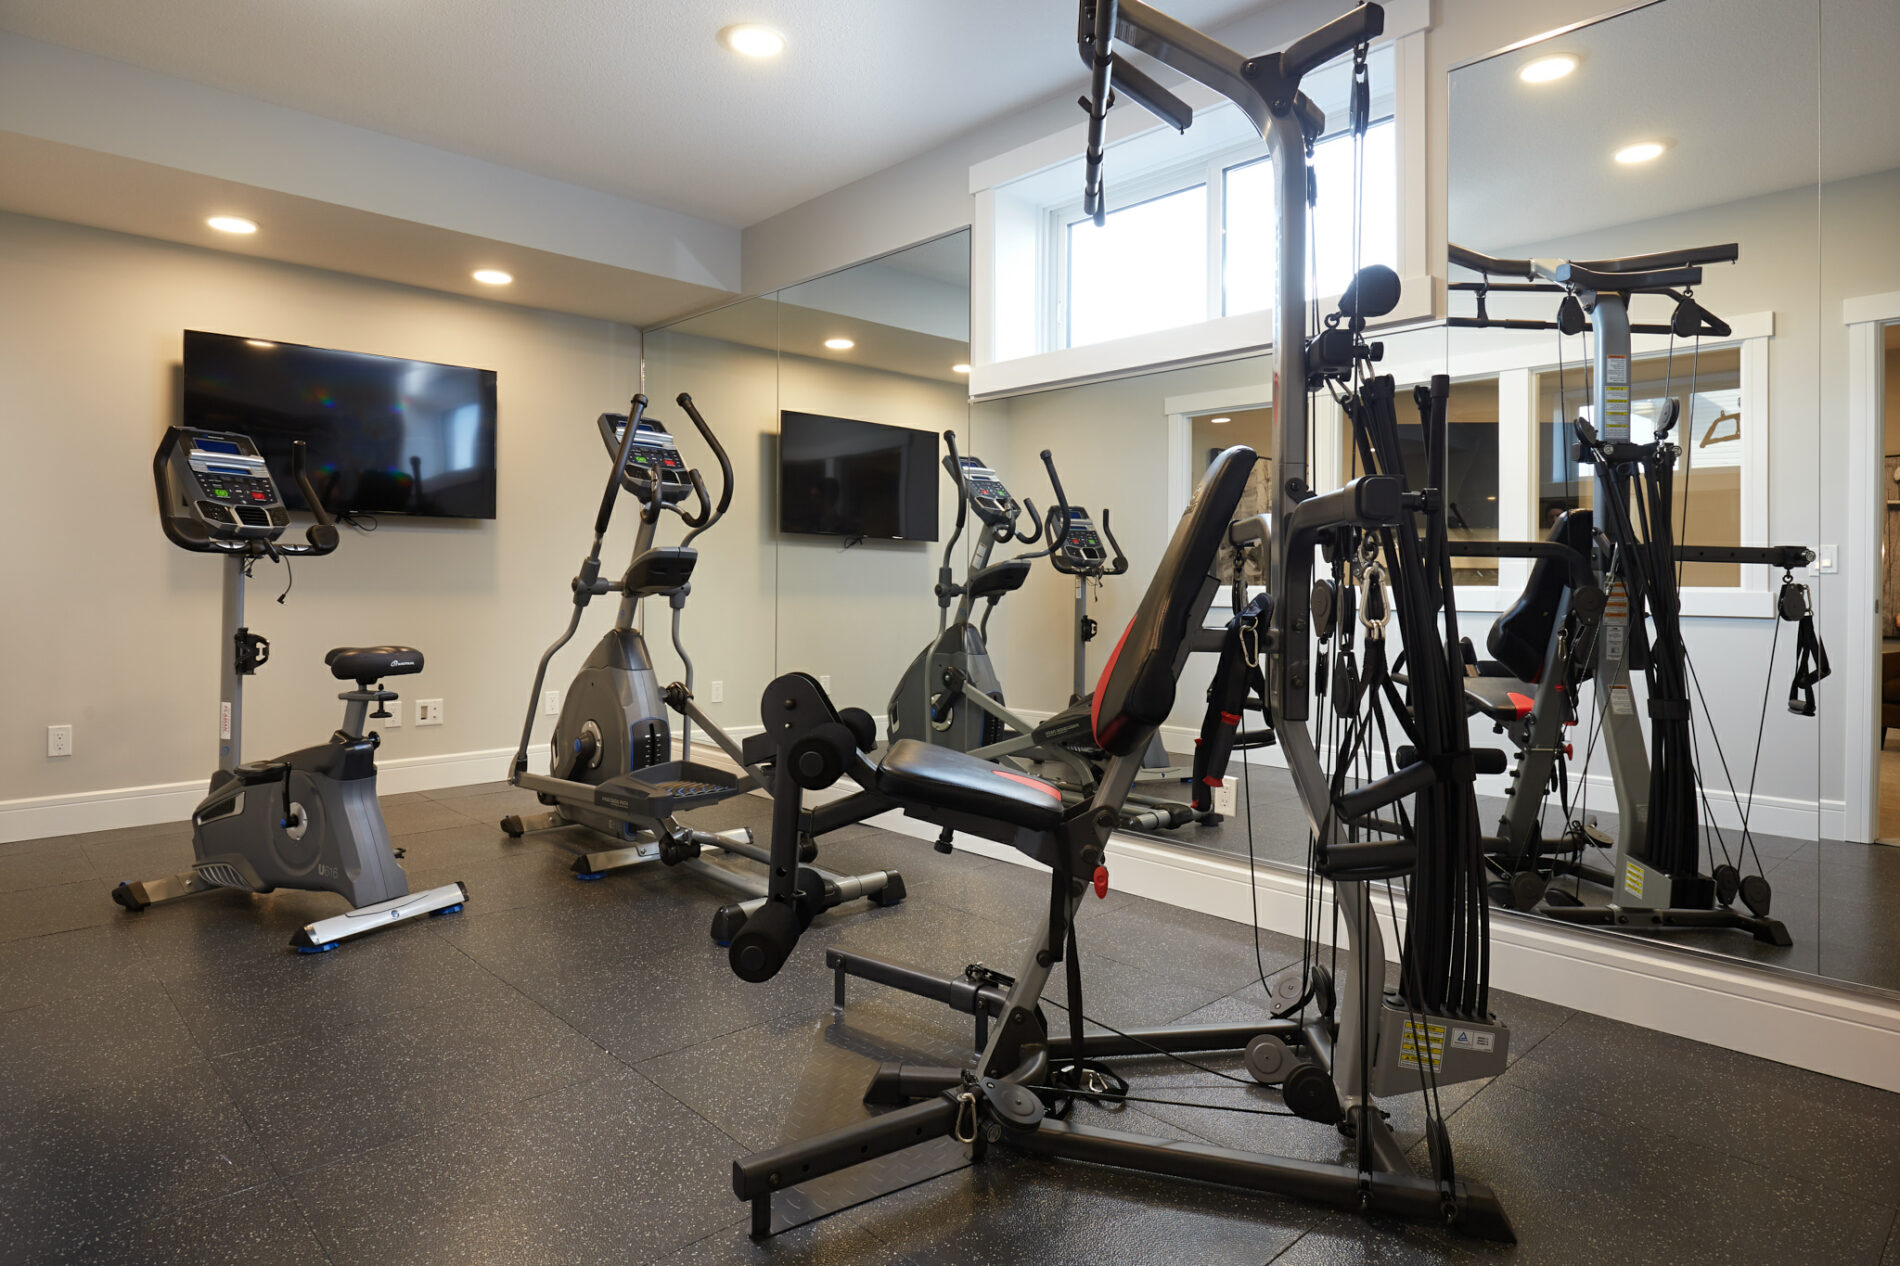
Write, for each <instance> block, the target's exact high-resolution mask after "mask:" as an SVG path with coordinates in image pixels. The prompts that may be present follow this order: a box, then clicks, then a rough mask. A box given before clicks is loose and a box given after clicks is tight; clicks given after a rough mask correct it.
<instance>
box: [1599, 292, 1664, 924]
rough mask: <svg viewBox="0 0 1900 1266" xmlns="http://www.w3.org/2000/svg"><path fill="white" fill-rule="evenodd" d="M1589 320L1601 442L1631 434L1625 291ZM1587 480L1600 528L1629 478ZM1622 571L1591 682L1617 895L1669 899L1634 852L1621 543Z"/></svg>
mask: <svg viewBox="0 0 1900 1266" xmlns="http://www.w3.org/2000/svg"><path fill="white" fill-rule="evenodd" d="M1591 324H1592V326H1593V327H1594V329H1595V331H1596V354H1595V358H1594V362H1593V371H1594V375H1595V381H1594V382H1593V383H1592V384H1591V391H1590V401H1591V414H1592V417H1591V419H1590V421H1591V423H1592V425H1594V426H1595V427H1596V430H1597V435H1598V437H1599V438H1600V439H1601V440H1602V441H1603V442H1604V443H1605V444H1628V443H1629V442H1630V438H1631V437H1630V319H1629V299H1628V296H1626V295H1623V294H1618V293H1615V292H1599V293H1597V294H1596V295H1594V296H1593V304H1592V311H1591ZM1593 483H1594V485H1595V488H1596V498H1595V499H1596V506H1595V510H1596V515H1597V523H1598V525H1599V528H1607V522H1608V521H1607V518H1606V517H1605V516H1607V515H1608V514H1609V513H1610V510H1609V507H1610V506H1611V505H1612V504H1618V505H1626V506H1627V505H1630V504H1631V503H1630V481H1629V478H1628V477H1627V476H1626V475H1625V473H1624V472H1623V469H1622V468H1621V467H1620V466H1618V465H1616V464H1614V463H1610V462H1601V463H1598V465H1597V468H1596V471H1595V475H1594V479H1593ZM1612 498H1614V502H1612ZM1614 562H1615V566H1616V567H1617V569H1618V571H1619V572H1620V573H1621V575H1619V576H1618V577H1617V578H1615V579H1614V580H1613V581H1612V582H1611V583H1609V584H1606V585H1605V587H1604V593H1605V596H1606V604H1605V607H1604V612H1603V626H1602V631H1601V635H1600V636H1599V637H1598V639H1597V688H1598V689H1599V690H1601V691H1602V692H1603V696H1602V707H1603V750H1604V753H1605V755H1606V756H1607V757H1608V758H1609V762H1610V769H1611V772H1612V779H1611V781H1612V782H1613V783H1614V784H1615V787H1616V863H1615V865H1616V872H1615V880H1616V903H1617V904H1618V905H1622V906H1631V907H1636V908H1643V907H1652V906H1666V905H1668V904H1670V894H1669V880H1668V878H1667V876H1665V875H1663V874H1662V873H1661V872H1660V871H1651V870H1649V869H1648V867H1646V866H1644V865H1643V864H1642V862H1641V861H1640V859H1639V858H1637V857H1635V856H1633V855H1632V853H1633V852H1637V851H1640V850H1641V848H1642V845H1643V842H1644V841H1645V840H1646V839H1647V838H1648V834H1647V833H1648V829H1649V755H1648V751H1647V749H1646V748H1645V746H1644V741H1643V722H1642V718H1641V717H1639V716H1638V715H1637V711H1636V697H1635V692H1634V691H1632V690H1631V689H1630V671H1629V665H1630V652H1631V650H1632V648H1633V647H1634V645H1635V640H1636V637H1637V635H1638V633H1639V631H1640V629H1639V625H1640V622H1641V620H1642V618H1643V616H1642V612H1641V611H1640V610H1638V609H1637V606H1636V603H1635V602H1634V601H1633V600H1632V595H1631V593H1630V589H1629V584H1628V581H1627V579H1626V577H1627V576H1628V574H1629V571H1630V568H1631V566H1632V565H1633V563H1634V560H1633V559H1632V558H1630V557H1628V556H1627V555H1626V554H1624V553H1623V552H1621V551H1620V550H1619V552H1618V554H1617V556H1616V558H1615V560H1614Z"/></svg>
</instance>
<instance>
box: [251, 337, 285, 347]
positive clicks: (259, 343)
mask: <svg viewBox="0 0 1900 1266" xmlns="http://www.w3.org/2000/svg"><path fill="white" fill-rule="evenodd" d="M244 342H245V344H246V345H247V346H249V347H275V346H277V344H275V343H273V342H270V341H269V340H268V339H261V338H247V339H245V340H244Z"/></svg>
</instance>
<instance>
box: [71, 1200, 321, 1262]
mask: <svg viewBox="0 0 1900 1266" xmlns="http://www.w3.org/2000/svg"><path fill="white" fill-rule="evenodd" d="M41 1260H42V1261H45V1262H49V1263H51V1262H74V1263H99V1262H111V1263H113V1266H252V1263H256V1262H269V1263H271V1266H323V1264H324V1263H327V1262H328V1261H329V1260H330V1258H329V1256H328V1255H327V1254H326V1253H325V1252H324V1251H323V1245H322V1244H320V1243H319V1242H318V1241H317V1237H316V1233H315V1232H313V1231H312V1230H311V1229H310V1226H309V1224H308V1223H307V1222H305V1221H304V1217H303V1213H302V1212H301V1211H300V1210H299V1209H298V1208H297V1203H296V1201H294V1200H292V1199H291V1198H290V1193H289V1192H288V1191H286V1190H285V1189H284V1188H283V1186H281V1185H280V1184H278V1183H275V1182H272V1183H267V1184H264V1185H263V1186H258V1187H252V1188H250V1189H249V1190H248V1191H240V1192H238V1193H236V1194H235V1195H231V1196H226V1197H223V1198H222V1199H218V1200H213V1201H210V1202H209V1203H206V1204H202V1205H198V1206H197V1207H195V1208H190V1209H186V1210H182V1211H180V1212H176V1213H170V1214H166V1215H165V1216H163V1217H157V1218H153V1219H151V1220H150V1221H147V1222H140V1223H136V1224H133V1225H131V1226H125V1227H120V1228H118V1229H116V1230H113V1231H110V1232H108V1233H106V1234H104V1235H100V1236H97V1237H95V1238H89V1239H85V1240H81V1241H78V1242H76V1243H73V1244H69V1245H65V1246H63V1247H62V1248H61V1249H60V1250H57V1251H55V1252H53V1253H51V1254H49V1255H48V1256H46V1257H44V1258H42V1259H41Z"/></svg>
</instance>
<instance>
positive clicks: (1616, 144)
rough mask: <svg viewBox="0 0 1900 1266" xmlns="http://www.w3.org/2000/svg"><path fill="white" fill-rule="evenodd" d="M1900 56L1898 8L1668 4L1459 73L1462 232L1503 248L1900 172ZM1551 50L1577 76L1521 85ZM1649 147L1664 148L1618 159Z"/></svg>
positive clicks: (1454, 153) (1474, 241) (1457, 168)
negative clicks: (1527, 69)
mask: <svg viewBox="0 0 1900 1266" xmlns="http://www.w3.org/2000/svg"><path fill="white" fill-rule="evenodd" d="M1896 49H1900V3H1896V0H1824V2H1823V3H1819V4H1817V3H1816V2H1815V0H1664V2H1663V3H1659V4H1652V5H1650V6H1648V7H1646V8H1642V9H1638V10H1635V11H1633V12H1630V13H1625V14H1622V15H1620V16H1617V17H1614V18H1611V19H1608V20H1606V21H1603V22H1598V23H1595V24H1593V25H1591V26H1586V27H1583V28H1580V29H1578V30H1576V31H1572V32H1570V33H1568V34H1564V35H1558V36H1554V37H1552V38H1550V39H1548V40H1545V41H1542V42H1541V43H1538V44H1534V45H1531V46H1529V47H1526V48H1523V49H1520V50H1516V51H1514V52H1511V53H1507V54H1504V55H1501V56H1498V57H1494V58H1491V59H1490V60H1488V61H1484V62H1480V63H1478V64H1476V65H1473V66H1467V67H1464V68H1462V69H1459V70H1456V71H1454V72H1453V73H1452V76H1451V123H1450V147H1451V154H1450V172H1449V177H1448V187H1449V193H1450V203H1451V206H1450V218H1449V226H1450V236H1451V239H1452V240H1453V241H1455V242H1458V243H1460V244H1462V245H1465V246H1470V247H1472V248H1474V249H1477V250H1484V251H1490V252H1493V253H1496V252H1499V251H1504V250H1507V249H1508V248H1510V247H1512V246H1516V245H1519V244H1523V243H1531V242H1548V241H1552V240H1558V239H1562V238H1564V237H1566V236H1569V235H1573V234H1578V233H1582V232H1585V231H1588V230H1591V229H1597V228H1602V227H1606V226H1610V225H1617V224H1625V223H1629V222H1632V221H1638V220H1652V219H1657V218H1660V217H1662V216H1666V215H1672V214H1676V213H1679V212H1684V211H1691V210H1695V209H1698V208H1702V207H1710V206H1718V205H1721V204H1724V203H1729V202H1736V201H1740V200H1742V199H1744V198H1750V197H1756V196H1759V195H1762V194H1768V193H1775V192H1778V191H1781V190H1786V189H1794V188H1800V187H1803V186H1806V187H1809V188H1812V187H1813V186H1814V185H1815V183H1816V182H1817V181H1818V180H1822V179H1825V180H1829V181H1832V180H1841V179H1846V178H1849V177H1852V176H1859V175H1865V174H1867V173H1869V172H1876V171H1886V170H1889V169H1892V168H1894V167H1900V123H1897V122H1896V121H1897V120H1900V75H1896V74H1895V73H1894V70H1893V65H1892V58H1893V55H1894V51H1895V50H1896ZM1556 52H1564V53H1572V54H1575V55H1577V56H1578V57H1580V58H1581V59H1582V60H1581V62H1580V64H1579V65H1578V67H1577V69H1576V71H1575V72H1573V73H1572V74H1571V75H1569V76H1567V77H1566V78H1564V79H1561V80H1558V81H1556V82H1555V83H1550V84H1542V85H1532V84H1525V83H1523V82H1521V81H1520V80H1519V79H1518V77H1517V75H1518V71H1519V70H1520V69H1521V68H1522V67H1523V66H1524V64H1525V63H1527V62H1529V61H1532V60H1535V59H1536V58H1539V57H1544V56H1548V55H1550V54H1551V53H1556ZM1849 103H1851V107H1850V104H1849ZM1644 140H1661V141H1665V142H1667V143H1668V144H1669V149H1668V150H1667V152H1665V153H1664V154H1663V156H1662V157H1661V158H1659V159H1657V160H1655V161H1654V162H1651V163H1646V164H1642V165H1640V166H1622V165H1619V164H1617V163H1616V162H1615V161H1613V159H1612V158H1611V155H1612V154H1613V153H1614V152H1615V151H1616V150H1618V149H1620V148H1622V147H1623V146H1625V145H1628V144H1631V143H1632V142H1635V141H1644Z"/></svg>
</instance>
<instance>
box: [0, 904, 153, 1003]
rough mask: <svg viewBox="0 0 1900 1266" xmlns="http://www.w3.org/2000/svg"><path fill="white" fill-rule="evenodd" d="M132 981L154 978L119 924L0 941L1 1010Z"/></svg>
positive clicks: (55, 1000)
mask: <svg viewBox="0 0 1900 1266" xmlns="http://www.w3.org/2000/svg"><path fill="white" fill-rule="evenodd" d="M131 983H151V984H154V985H155V978H154V977H153V976H152V973H151V970H150V968H149V967H148V966H147V965H146V962H145V959H144V957H143V956H142V955H141V954H140V953H139V951H138V946H137V944H136V943H134V941H133V940H132V934H131V933H130V932H129V931H127V930H126V929H125V928H124V927H123V926H118V925H114V924H111V923H108V924H105V925H103V926H101V927H92V928H78V929H75V930H74V931H71V932H55V933H52V934H50V935H47V936H35V937H29V938H27V939H25V940H20V941H8V942H6V943H5V944H0V1011H16V1010H18V1009H19V1008H21V1007H31V1006H37V1005H39V1004H41V1003H46V1002H57V1001H58V1000H60V999H61V998H72V997H76V996H78V995H80V994H86V993H92V992H95V991H97V990H100V989H103V988H105V987H107V986H110V985H115V984H131Z"/></svg>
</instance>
